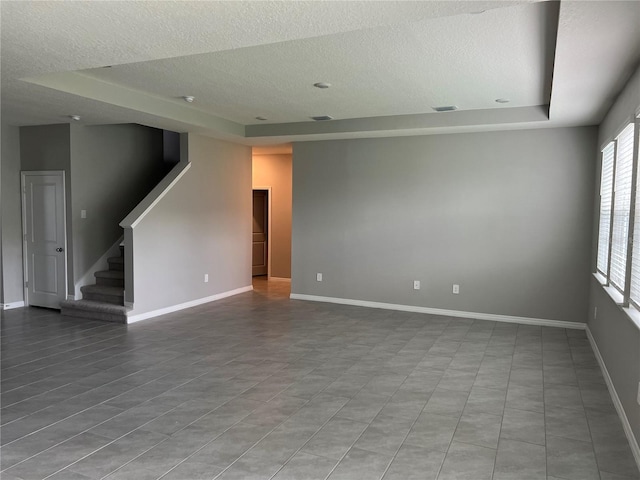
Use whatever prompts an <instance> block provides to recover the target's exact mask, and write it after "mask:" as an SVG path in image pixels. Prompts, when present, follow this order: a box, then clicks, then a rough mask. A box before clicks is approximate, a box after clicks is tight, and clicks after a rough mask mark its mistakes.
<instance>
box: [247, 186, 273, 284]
mask: <svg viewBox="0 0 640 480" xmlns="http://www.w3.org/2000/svg"><path fill="white" fill-rule="evenodd" d="M270 207H271V191H270V189H269V188H254V189H253V250H252V263H251V275H252V276H253V277H258V276H264V277H265V278H268V277H269V275H270V274H271V268H270V266H271V265H270V264H271V252H270V250H271V248H270V247H271V241H270V238H269V237H270V234H271V225H270V223H271V208H270Z"/></svg>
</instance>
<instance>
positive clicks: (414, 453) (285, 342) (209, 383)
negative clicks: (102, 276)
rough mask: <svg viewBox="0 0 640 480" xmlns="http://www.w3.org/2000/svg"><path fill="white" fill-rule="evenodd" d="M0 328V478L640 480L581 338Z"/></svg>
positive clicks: (434, 331)
mask: <svg viewBox="0 0 640 480" xmlns="http://www.w3.org/2000/svg"><path fill="white" fill-rule="evenodd" d="M287 294H288V284H286V283H282V282H270V283H269V284H267V283H266V282H264V281H258V282H257V283H256V290H255V291H254V292H252V293H246V294H242V295H238V296H236V297H233V298H229V299H226V300H223V301H220V302H217V303H213V304H209V305H202V306H200V307H197V308H193V309H190V310H185V311H182V312H177V313H175V314H171V315H167V316H164V317H162V318H157V319H152V320H147V321H144V322H141V323H138V324H134V325H129V326H124V325H115V324H109V323H100V322H94V321H82V320H81V319H72V318H64V317H61V316H60V315H59V314H57V313H54V312H51V311H48V310H43V309H35V308H34V309H20V310H12V311H7V312H3V314H2V384H1V386H2V410H1V421H2V427H1V441H2V449H1V450H0V455H1V467H2V470H3V471H2V479H3V480H14V479H24V480H28V479H42V478H50V479H61V480H86V479H102V478H107V479H109V480H117V479H126V480H131V479H135V480H146V479H157V478H163V479H165V480H170V479H173V480H175V479H181V480H200V479H213V478H216V479H220V480H229V479H242V480H258V479H265V480H266V479H271V478H273V479H274V480H285V479H288V480H305V479H307V480H310V479H327V478H328V479H330V480H337V479H348V480H360V479H363V480H376V479H382V478H384V479H385V480H391V479H402V480H412V479H421V480H426V479H434V480H435V479H438V480H453V479H458V480H459V479H472V480H484V479H494V480H507V479H513V480H528V479H541V480H552V479H567V480H590V479H601V480H614V479H615V480H631V479H636V480H637V479H639V478H640V475H639V474H638V470H637V468H636V466H635V463H634V460H633V457H632V454H631V451H630V448H629V445H628V443H627V441H626V439H625V436H624V433H623V431H622V427H621V424H620V421H619V419H618V417H617V415H616V412H615V410H614V407H613V405H612V403H611V400H610V397H609V394H608V392H607V388H606V386H605V384H604V381H603V378H602V375H601V372H600V370H599V368H598V365H597V363H596V360H595V358H594V356H593V353H592V352H591V349H590V347H589V344H588V341H587V339H586V337H585V334H584V332H582V331H577V330H564V329H554V328H541V327H534V326H524V325H514V324H504V323H494V322H487V321H473V320H465V319H457V318H455V319H454V318H446V317H437V316H430V315H419V314H411V313H401V312H392V311H385V310H374V309H366V308H358V307H348V306H338V305H331V304H321V303H311V302H301V301H291V300H289V299H288V297H287Z"/></svg>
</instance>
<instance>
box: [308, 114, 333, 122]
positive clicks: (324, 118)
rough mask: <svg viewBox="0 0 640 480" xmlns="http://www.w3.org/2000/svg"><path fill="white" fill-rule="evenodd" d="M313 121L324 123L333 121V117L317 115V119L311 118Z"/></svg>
mask: <svg viewBox="0 0 640 480" xmlns="http://www.w3.org/2000/svg"><path fill="white" fill-rule="evenodd" d="M311 120H315V121H316V122H324V121H326V120H333V117H332V116H330V115H317V116H315V117H311Z"/></svg>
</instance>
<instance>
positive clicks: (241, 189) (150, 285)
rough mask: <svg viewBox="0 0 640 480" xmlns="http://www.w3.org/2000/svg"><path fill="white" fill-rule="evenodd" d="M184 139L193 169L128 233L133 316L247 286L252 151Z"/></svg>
mask: <svg viewBox="0 0 640 480" xmlns="http://www.w3.org/2000/svg"><path fill="white" fill-rule="evenodd" d="M185 137H186V138H188V158H189V161H190V162H191V164H192V165H191V168H190V169H189V170H188V171H187V172H186V173H185V174H184V176H183V177H182V178H181V179H180V180H179V181H178V182H177V183H176V184H175V185H174V186H173V188H172V189H171V190H169V191H168V193H167V194H166V195H165V196H164V197H163V198H162V199H161V200H160V201H159V202H158V203H157V204H156V205H155V206H154V207H153V209H152V210H151V211H150V212H149V213H148V214H147V215H146V216H145V217H144V218H143V219H142V220H141V221H140V223H139V224H138V225H137V226H135V227H134V229H133V246H132V248H133V256H134V266H133V273H134V289H135V294H134V295H135V306H134V310H133V312H132V314H133V315H138V314H142V313H146V312H149V311H153V310H158V309H161V308H165V307H169V306H173V305H178V304H181V303H185V302H189V301H193V300H198V299H202V298H206V297H209V296H213V295H216V294H220V293H224V292H228V291H231V290H234V289H237V288H241V287H247V286H250V285H251V213H252V209H251V202H252V197H251V148H250V147H246V146H243V145H236V144H233V143H229V142H224V141H221V140H214V139H212V138H208V137H202V136H199V135H195V134H188V135H183V136H182V137H181V138H182V139H184V138H185ZM205 273H208V274H209V282H208V283H204V274H205Z"/></svg>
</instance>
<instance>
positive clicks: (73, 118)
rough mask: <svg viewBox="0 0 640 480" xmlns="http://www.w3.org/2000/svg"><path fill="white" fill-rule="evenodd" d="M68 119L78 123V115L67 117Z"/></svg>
mask: <svg viewBox="0 0 640 480" xmlns="http://www.w3.org/2000/svg"><path fill="white" fill-rule="evenodd" d="M69 118H70V119H71V120H73V121H76V122H79V121H80V115H69Z"/></svg>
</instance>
